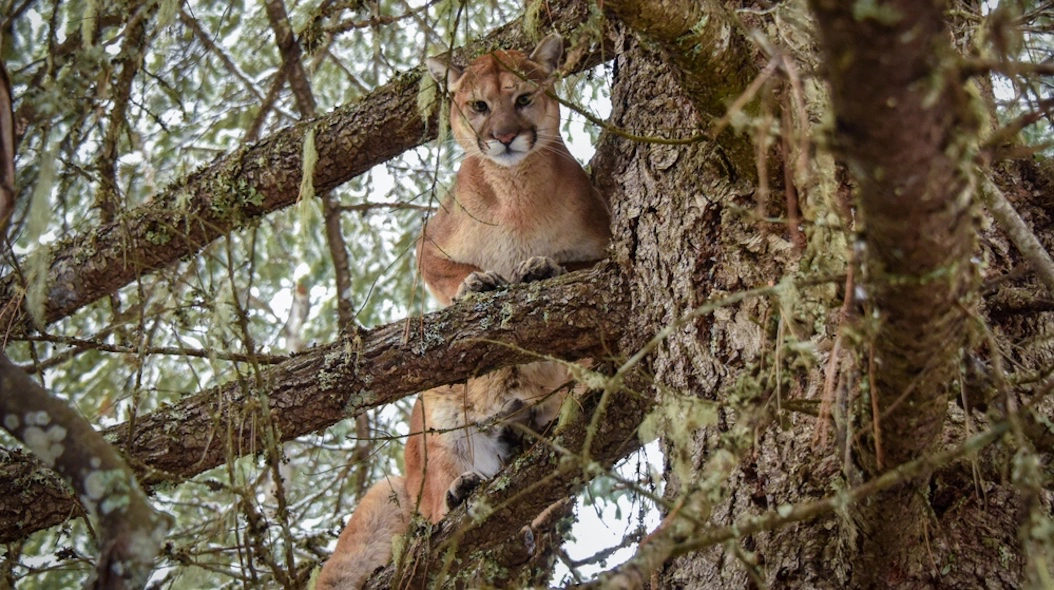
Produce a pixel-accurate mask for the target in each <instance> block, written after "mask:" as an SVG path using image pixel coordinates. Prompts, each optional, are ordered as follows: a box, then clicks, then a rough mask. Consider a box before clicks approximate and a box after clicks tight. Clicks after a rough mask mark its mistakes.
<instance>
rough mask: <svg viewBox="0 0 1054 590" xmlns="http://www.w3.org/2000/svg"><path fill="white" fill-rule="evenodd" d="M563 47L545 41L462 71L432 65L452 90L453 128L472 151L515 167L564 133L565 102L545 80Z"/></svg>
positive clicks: (500, 53) (484, 58)
mask: <svg viewBox="0 0 1054 590" xmlns="http://www.w3.org/2000/svg"><path fill="white" fill-rule="evenodd" d="M562 51H563V46H562V40H560V39H559V38H558V37H557V38H555V41H553V42H546V41H543V42H542V43H541V44H540V45H539V46H538V48H537V49H535V51H534V52H533V53H532V54H531V55H530V57H527V56H525V55H524V54H523V53H521V52H519V51H497V52H494V53H491V54H488V55H484V56H482V57H479V58H477V59H476V60H475V61H473V62H472V63H471V64H470V65H469V66H468V67H467V68H465V69H464V70H460V69H458V68H456V67H454V66H449V65H447V64H446V63H445V62H442V61H439V60H435V59H432V60H429V61H428V69H429V71H430V72H431V74H432V76H433V77H435V78H436V79H437V80H444V79H445V80H446V83H447V88H448V90H449V91H450V92H451V93H452V94H453V104H452V105H451V109H450V127H451V129H452V130H453V132H454V138H455V139H457V142H458V143H459V144H460V145H461V147H462V148H464V149H465V151H466V153H467V154H469V155H478V156H482V157H484V158H486V159H488V160H490V161H491V162H494V163H495V164H498V165H500V166H504V167H514V166H517V165H518V164H520V163H521V162H523V161H524V160H525V159H526V158H527V157H528V156H529V155H531V154H532V153H534V152H535V151H538V150H542V149H544V148H545V146H546V145H547V144H548V143H550V142H552V141H553V140H554V139H556V138H559V134H560V128H559V125H560V105H559V103H558V102H557V101H556V100H555V99H553V98H552V97H551V96H549V95H547V94H546V93H545V86H546V85H545V82H546V80H547V79H548V77H549V74H551V73H552V71H553V70H554V69H555V68H556V62H557V61H558V60H559V58H560V55H561V53H562Z"/></svg>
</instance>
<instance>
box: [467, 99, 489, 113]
mask: <svg viewBox="0 0 1054 590" xmlns="http://www.w3.org/2000/svg"><path fill="white" fill-rule="evenodd" d="M469 106H470V107H472V110H474V111H476V112H477V113H485V112H487V103H486V101H482V100H474V101H472V102H470V103H469Z"/></svg>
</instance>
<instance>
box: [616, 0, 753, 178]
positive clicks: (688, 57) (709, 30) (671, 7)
mask: <svg viewBox="0 0 1054 590" xmlns="http://www.w3.org/2000/svg"><path fill="white" fill-rule="evenodd" d="M604 7H605V8H606V9H608V10H610V11H611V12H613V13H614V14H615V15H616V16H617V17H618V18H619V19H620V20H622V21H623V22H625V23H626V25H627V26H629V27H630V28H631V29H633V30H634V31H636V32H638V33H639V34H640V35H642V36H643V37H644V38H646V39H648V40H649V41H653V42H655V43H657V44H658V46H659V47H661V48H662V49H663V57H664V58H665V60H666V61H667V62H668V63H669V64H670V66H671V67H672V71H673V75H674V77H675V78H676V80H677V82H678V83H679V84H680V86H681V88H682V90H683V96H684V97H686V98H687V99H688V100H689V101H691V102H692V105H693V106H695V112H696V113H697V114H698V115H699V116H700V119H701V122H702V123H704V125H703V126H702V127H701V129H699V131H700V132H704V133H705V132H709V131H712V129H713V126H714V124H715V123H716V122H717V121H718V120H721V119H722V118H724V116H725V114H726V112H727V111H728V108H729V107H730V106H731V105H732V103H733V102H734V101H735V100H736V98H738V97H739V95H740V94H741V93H742V92H743V91H744V90H745V89H746V88H747V85H748V84H749V83H750V81H751V79H753V78H754V77H755V76H756V75H757V74H758V68H757V67H756V65H755V64H754V60H753V59H752V55H753V50H752V49H751V47H750V45H749V43H747V40H746V38H745V37H744V36H743V33H742V31H741V30H740V29H739V28H738V27H737V26H736V23H735V22H733V21H732V19H731V18H729V15H728V14H727V13H726V12H725V11H726V10H727V9H726V8H724V7H722V6H721V3H720V2H718V1H716V0H707V1H703V2H699V1H697V0H661V1H659V2H656V1H655V0H608V1H606V2H604ZM689 121H690V120H689ZM689 121H685V123H688V122H689ZM686 127H688V128H690V126H688V125H686ZM714 139H715V140H716V143H717V144H718V145H720V146H721V147H722V148H723V150H724V152H725V156H726V157H727V158H728V160H729V162H730V163H731V167H732V169H733V170H734V171H735V174H736V175H738V176H742V177H743V178H747V179H755V178H756V176H757V169H756V166H755V165H754V147H753V145H752V144H751V141H750V137H749V136H748V135H746V134H743V133H733V132H732V130H731V129H725V130H724V131H723V132H722V133H721V134H720V135H719V136H718V137H715V138H714Z"/></svg>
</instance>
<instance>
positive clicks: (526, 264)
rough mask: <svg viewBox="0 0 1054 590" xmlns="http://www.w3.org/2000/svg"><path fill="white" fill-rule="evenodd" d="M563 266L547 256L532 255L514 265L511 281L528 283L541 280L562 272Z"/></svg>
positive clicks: (563, 271)
mask: <svg viewBox="0 0 1054 590" xmlns="http://www.w3.org/2000/svg"><path fill="white" fill-rule="evenodd" d="M565 272H567V271H565V270H564V267H562V266H560V263H558V262H557V261H555V260H553V259H552V258H549V257H547V256H532V257H530V258H528V259H527V260H524V261H523V262H521V263H520V264H519V265H517V266H516V270H514V271H512V282H513V283H530V282H532V281H543V280H545V279H551V278H553V277H558V276H560V275H562V274H564V273H565Z"/></svg>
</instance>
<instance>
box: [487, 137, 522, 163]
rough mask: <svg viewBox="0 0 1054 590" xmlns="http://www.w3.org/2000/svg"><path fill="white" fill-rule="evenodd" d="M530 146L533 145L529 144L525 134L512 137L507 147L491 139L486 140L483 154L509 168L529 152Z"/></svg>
mask: <svg viewBox="0 0 1054 590" xmlns="http://www.w3.org/2000/svg"><path fill="white" fill-rule="evenodd" d="M532 147H534V146H532V145H530V140H528V138H527V135H526V134H524V135H520V136H519V137H517V138H516V139H514V140H513V141H512V143H511V144H509V147H508V149H506V147H505V146H504V145H503V144H502V143H501V142H500V141H498V140H496V139H492V140H490V141H488V142H487V151H486V153H485V154H484V155H485V156H487V158H488V159H489V160H490V161H492V162H494V163H495V164H498V165H499V166H505V167H508V168H511V167H513V166H515V165H517V164H519V163H520V162H522V161H523V160H524V158H526V157H527V154H529V153H531V148H532Z"/></svg>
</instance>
